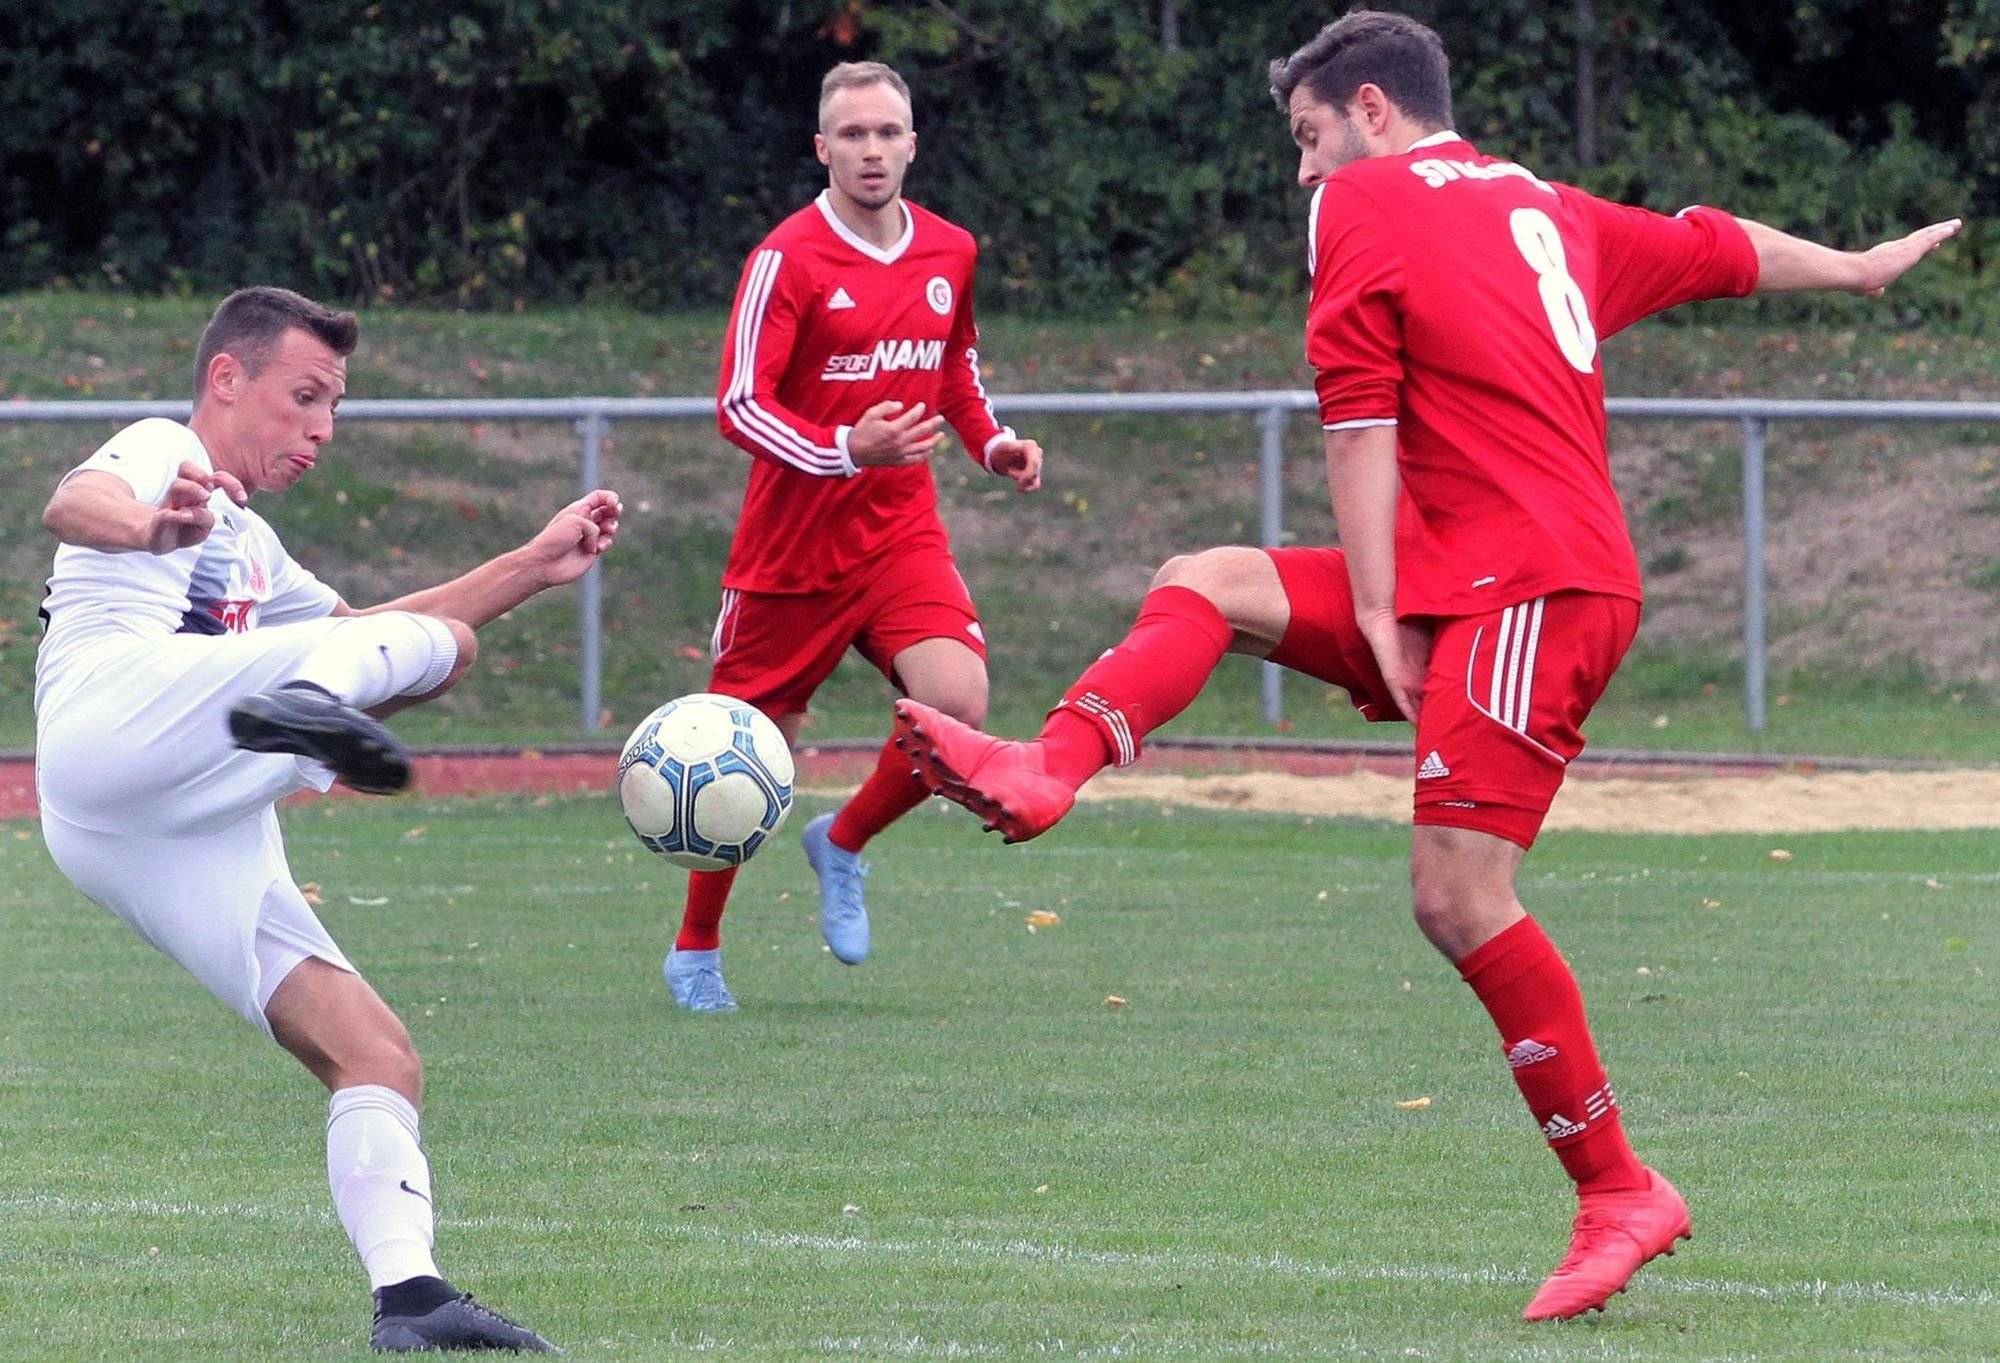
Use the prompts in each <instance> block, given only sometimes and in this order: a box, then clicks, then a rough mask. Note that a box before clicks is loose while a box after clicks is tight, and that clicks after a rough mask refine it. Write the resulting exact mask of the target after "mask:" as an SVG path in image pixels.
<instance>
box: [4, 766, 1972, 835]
mask: <svg viewBox="0 0 2000 1363" xmlns="http://www.w3.org/2000/svg"><path fill="white" fill-rule="evenodd" d="M1218 760H1220V761H1222V762H1228V763H1235V764H1237V765H1238V766H1239V767H1240V766H1242V765H1244V764H1246V763H1247V762H1253V761H1261V762H1264V763H1267V764H1268V765H1270V766H1272V767H1279V768H1282V767H1286V766H1290V767H1291V768H1293V769H1291V770H1282V769H1276V770H1256V769H1252V770H1230V771H1215V770H1212V769H1211V770H1206V771H1204V770H1200V768H1202V767H1204V766H1206V767H1209V768H1213V767H1214V766H1215V765H1216V763H1217V761H1218ZM613 761H614V759H613V758H612V757H611V756H610V755H609V754H605V753H560V754H558V753H547V754H544V753H538V752H534V751H532V750H528V751H524V752H514V753H496V754H491V755H483V756H479V757H464V756H431V755H421V754H420V755H419V756H418V758H417V761H416V776H417V779H416V787H417V792H418V793H419V794H420V795H424V796H432V797H436V796H450V795H461V794H481V793H490V792H502V791H551V792H554V791H582V790H604V789H608V788H609V785H610V778H611V768H612V765H613ZM874 761H875V757H874V753H873V751H872V750H871V749H869V748H867V747H865V746H864V747H863V748H860V749H857V750H852V751H846V752H836V751H831V750H815V749H810V748H808V749H805V750H803V751H801V753H800V754H799V777H800V782H799V784H800V787H801V788H802V789H803V790H806V791H810V792H812V793H814V794H820V795H832V796H837V795H842V794H845V793H846V792H848V791H850V790H852V789H853V788H854V786H855V785H856V784H857V783H858V782H859V781H860V780H861V779H862V778H863V777H864V776H865V775H866V774H867V772H868V771H869V770H870V769H871V768H872V767H873V766H874ZM1407 766H1408V759H1407V758H1401V759H1384V758H1381V757H1380V756H1357V755H1333V756H1330V755H1324V754H1320V755H1313V754H1305V755H1302V754H1297V753H1288V754H1279V755H1276V756H1273V755H1269V754H1266V755H1264V756H1263V757H1261V758H1246V756H1245V754H1243V753H1240V752H1235V753H1226V754H1199V753H1188V752H1175V751H1166V750H1163V751H1160V752H1157V753H1155V754H1154V755H1153V756H1151V757H1150V758H1148V759H1147V761H1146V762H1145V763H1143V764H1142V765H1140V766H1139V767H1137V768H1134V769H1132V770H1130V771H1124V772H1106V773H1105V774H1104V775H1102V776H1099V777H1098V778H1097V779H1096V780H1094V781H1092V782H1091V783H1090V784H1089V785H1088V786H1086V787H1084V791H1083V798H1084V799H1086V800H1141V801H1150V802H1152V803H1155V804H1163V805H1175V806H1183V807H1191V808H1201V809H1245V810H1255V811H1259V812H1272V813H1281V814H1300V815H1315V816H1324V817H1333V816H1338V815H1347V816H1352V817H1356V818H1366V819H1390V820H1396V821H1400V822H1405V823H1407V822H1408V821H1409V817H1410V779H1409V776H1408V773H1407ZM1190 768H1195V770H1190ZM1300 768H1303V769H1300ZM34 812H35V800H34V772H33V767H32V765H31V764H30V763H29V762H27V761H25V760H16V761H0V818H21V817H26V816H32V815H33V813H34ZM1548 827H1550V828H1552V829H1567V828H1574V829H1597V830H1602V831H1606V832H1641V833H1810V832H1830V831H1837V830H1841V829H1857V828H1885V829H1899V828H1900V829H1913V828H2000V769H1991V768H1980V769H1974V770H1965V771H1921V772H1912V771H1867V772H1856V771H1823V770H1822V771H1801V770H1791V769H1775V770H1753V771H1742V772H1737V771H1726V770H1725V771H1719V772H1718V771H1714V770H1709V769H1697V768H1690V767H1688V766H1686V765H1685V764H1682V765H1679V766H1671V765H1660V766H1632V765H1622V764H1621V765H1617V766H1610V765H1604V764H1599V765H1592V764H1588V763H1579V764H1578V765H1577V767H1576V768H1575V769H1574V770H1573V771H1572V772H1571V775H1570V780H1569V782H1568V784H1567V785H1566V786H1564V788H1563V792H1562V794H1561V795H1560V796H1559V797H1558V798H1557V800H1556V805H1555V808H1554V810H1553V811H1551V813H1550V815H1549V822H1548Z"/></svg>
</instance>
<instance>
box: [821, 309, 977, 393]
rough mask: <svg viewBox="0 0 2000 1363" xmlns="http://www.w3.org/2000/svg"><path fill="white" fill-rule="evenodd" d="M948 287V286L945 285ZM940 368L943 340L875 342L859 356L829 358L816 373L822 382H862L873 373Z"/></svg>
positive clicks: (832, 356) (873, 375) (873, 374)
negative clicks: (823, 367)
mask: <svg viewBox="0 0 2000 1363" xmlns="http://www.w3.org/2000/svg"><path fill="white" fill-rule="evenodd" d="M946 287H947V288H948V287H949V286H948V285H947V286H946ZM942 368H944V342H943V341H941V340H940V341H877V342H876V343H875V348H874V349H873V350H870V351H868V352H867V353H865V354H861V355H829V356H827V357H826V368H825V369H822V370H821V371H820V375H819V377H820V382H822V383H862V382H865V381H866V380H868V379H872V378H874V377H875V376H876V375H877V374H893V373H896V372H897V371H898V370H903V369H942Z"/></svg>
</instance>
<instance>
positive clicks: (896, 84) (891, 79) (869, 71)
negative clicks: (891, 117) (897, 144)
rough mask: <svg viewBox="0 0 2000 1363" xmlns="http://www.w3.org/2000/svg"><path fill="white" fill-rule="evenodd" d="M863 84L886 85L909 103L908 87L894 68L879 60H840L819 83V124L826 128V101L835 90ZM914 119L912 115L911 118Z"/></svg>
mask: <svg viewBox="0 0 2000 1363" xmlns="http://www.w3.org/2000/svg"><path fill="white" fill-rule="evenodd" d="M864 85H886V86H888V87H889V88H890V89H891V90H894V91H895V92H896V93H897V94H899V95H901V96H902V97H903V103H904V104H906V105H908V104H910V87H909V86H908V85H906V84H904V83H903V78H902V77H901V76H899V75H897V74H896V68H895V67H893V66H885V65H883V64H882V63H881V62H842V63H841V64H840V65H838V66H836V67H834V68H833V70H831V71H829V72H827V73H826V79H824V80H822V81H821V82H820V83H819V126H820V129H821V130H822V131H824V130H825V128H826V103H827V101H828V100H830V99H832V98H833V92H834V91H836V90H858V89H860V88H861V87H862V86H864ZM911 121H912V122H914V121H915V119H914V117H913V118H912V120H911Z"/></svg>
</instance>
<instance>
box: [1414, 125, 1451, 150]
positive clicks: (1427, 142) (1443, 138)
mask: <svg viewBox="0 0 2000 1363" xmlns="http://www.w3.org/2000/svg"><path fill="white" fill-rule="evenodd" d="M1464 140H1465V139H1464V138H1462V137H1460V136H1459V135H1458V134H1457V133H1455V132H1453V131H1452V130H1451V129H1450V128H1446V129H1445V130H1444V131H1443V132H1435V133H1432V134H1431V135H1430V136H1429V137H1419V138H1418V139H1417V140H1416V141H1414V142H1412V143H1410V145H1409V146H1407V147H1405V148H1403V150H1404V151H1416V150H1418V149H1419V148H1422V147H1442V146H1443V145H1444V144H1445V143H1447V142H1463V141H1464Z"/></svg>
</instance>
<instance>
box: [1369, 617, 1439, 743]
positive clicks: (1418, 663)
mask: <svg viewBox="0 0 2000 1363" xmlns="http://www.w3.org/2000/svg"><path fill="white" fill-rule="evenodd" d="M1360 625H1361V633H1362V635H1363V636H1364V637H1365V638H1366V639H1367V640H1368V646H1369V647H1370V648H1371V649H1373V650H1374V653H1375V663H1376V666H1378V667H1380V668H1381V669H1382V680H1383V682H1384V683H1386V684H1387V685H1388V688H1389V698H1390V699H1391V700H1393V701H1395V702H1396V708H1397V709H1398V710H1401V711H1402V712H1403V718H1404V719H1407V720H1409V721H1410V723H1412V724H1415V723H1416V722H1417V710H1418V707H1419V706H1421V705H1422V703H1423V698H1424V674H1425V673H1427V672H1428V671H1429V670H1430V664H1431V631H1430V628H1429V627H1428V626H1426V625H1413V624H1409V623H1407V622H1406V621H1402V620H1398V619H1396V618H1394V617H1393V616H1382V617H1379V618H1376V619H1371V620H1363V621H1361V622H1360Z"/></svg>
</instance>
